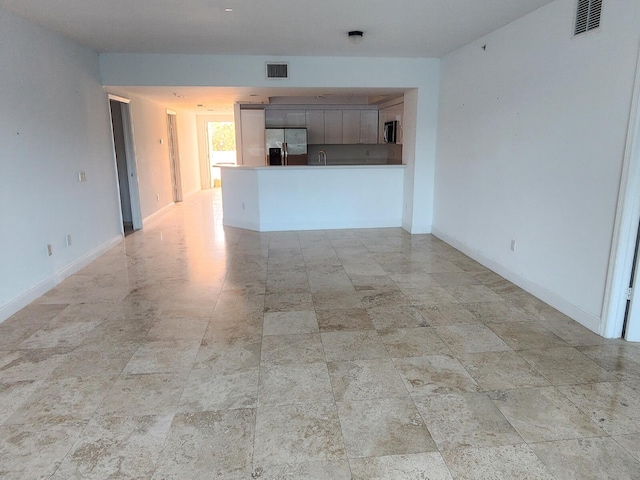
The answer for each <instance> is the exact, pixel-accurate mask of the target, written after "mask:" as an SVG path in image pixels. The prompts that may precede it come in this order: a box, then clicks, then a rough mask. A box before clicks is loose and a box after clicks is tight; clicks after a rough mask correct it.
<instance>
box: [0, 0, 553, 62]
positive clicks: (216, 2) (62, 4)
mask: <svg viewBox="0 0 640 480" xmlns="http://www.w3.org/2000/svg"><path fill="white" fill-rule="evenodd" d="M550 1H551V0H0V6H4V7H6V8H7V9H9V10H11V11H13V12H15V13H17V14H18V15H21V16H23V17H26V18H28V19H30V20H32V21H34V22H35V23H38V24H41V25H44V26H45V27H47V28H49V29H51V30H54V31H56V32H58V33H61V34H62V35H65V36H67V37H70V38H72V39H74V40H76V41H77V42H78V43H80V44H83V45H86V46H88V47H90V48H92V49H94V50H96V51H98V52H137V53H192V54H221V55H226V54H241V55H329V56H334V55H335V56H391V57H441V56H442V55H445V54H447V53H449V52H451V51H452V50H455V49H456V48H458V47H461V46H462V45H465V44H467V43H469V42H471V41H473V40H475V39H477V38H479V37H481V36H483V35H485V34H487V33H489V32H492V31H494V30H496V29H498V28H500V27H502V26H504V25H506V24H508V23H510V22H512V21H514V20H516V19H517V18H519V17H522V16H524V15H526V14H527V13H529V12H531V11H533V10H535V9H537V8H539V7H541V6H543V5H545V4H547V3H550ZM226 8H231V9H233V11H232V12H225V9H226ZM349 30H362V31H364V41H363V42H362V43H361V44H359V45H352V44H350V43H349V42H348V41H347V35H346V33H347V32H348V31H349Z"/></svg>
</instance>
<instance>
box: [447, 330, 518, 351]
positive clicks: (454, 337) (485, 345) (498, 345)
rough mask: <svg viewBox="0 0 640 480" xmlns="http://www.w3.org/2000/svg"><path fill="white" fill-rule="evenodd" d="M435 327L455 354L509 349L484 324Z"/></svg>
mask: <svg viewBox="0 0 640 480" xmlns="http://www.w3.org/2000/svg"><path fill="white" fill-rule="evenodd" d="M435 329H436V333H437V334H438V336H439V337H440V338H441V339H442V341H444V343H446V344H447V346H448V347H449V348H450V349H451V351H452V352H454V353H456V354H460V353H480V352H503V351H508V350H510V348H509V347H508V346H507V344H506V343H504V342H503V341H502V340H501V339H500V337H498V336H497V335H496V334H495V333H493V332H492V331H491V330H490V329H489V328H487V327H486V326H485V325H481V324H467V325H449V326H446V327H435Z"/></svg>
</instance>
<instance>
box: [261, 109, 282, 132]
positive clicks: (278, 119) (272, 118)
mask: <svg viewBox="0 0 640 480" xmlns="http://www.w3.org/2000/svg"><path fill="white" fill-rule="evenodd" d="M284 120H285V111H284V110H271V109H267V110H265V115H264V124H265V127H267V128H272V127H284Z"/></svg>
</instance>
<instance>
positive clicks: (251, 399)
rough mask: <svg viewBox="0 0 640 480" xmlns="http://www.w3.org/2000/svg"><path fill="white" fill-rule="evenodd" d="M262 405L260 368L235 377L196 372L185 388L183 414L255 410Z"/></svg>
mask: <svg viewBox="0 0 640 480" xmlns="http://www.w3.org/2000/svg"><path fill="white" fill-rule="evenodd" d="M257 404H258V368H257V367H254V368H248V369H246V370H242V371H239V372H234V373H216V372H215V371H211V370H192V371H191V375H189V380H188V381H187V384H186V386H185V389H184V392H183V393H182V398H181V400H180V406H179V407H178V411H180V412H205V411H207V410H230V409H237V408H255V407H256V406H257Z"/></svg>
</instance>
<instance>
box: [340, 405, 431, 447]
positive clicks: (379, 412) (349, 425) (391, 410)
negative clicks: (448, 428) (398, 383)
mask: <svg viewBox="0 0 640 480" xmlns="http://www.w3.org/2000/svg"><path fill="white" fill-rule="evenodd" d="M338 412H339V414H340V425H341V426H342V433H343V435H344V442H345V445H346V447H347V454H348V455H349V458H363V457H377V456H382V455H398V454H407V453H419V452H432V451H435V450H436V446H435V443H434V442H433V440H432V438H431V435H430V434H429V430H427V427H426V426H425V424H424V421H423V420H422V418H421V417H420V415H419V414H418V411H417V410H416V407H415V406H414V404H413V403H412V402H411V401H410V400H408V399H405V398H386V399H378V400H365V401H360V402H341V403H338Z"/></svg>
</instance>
